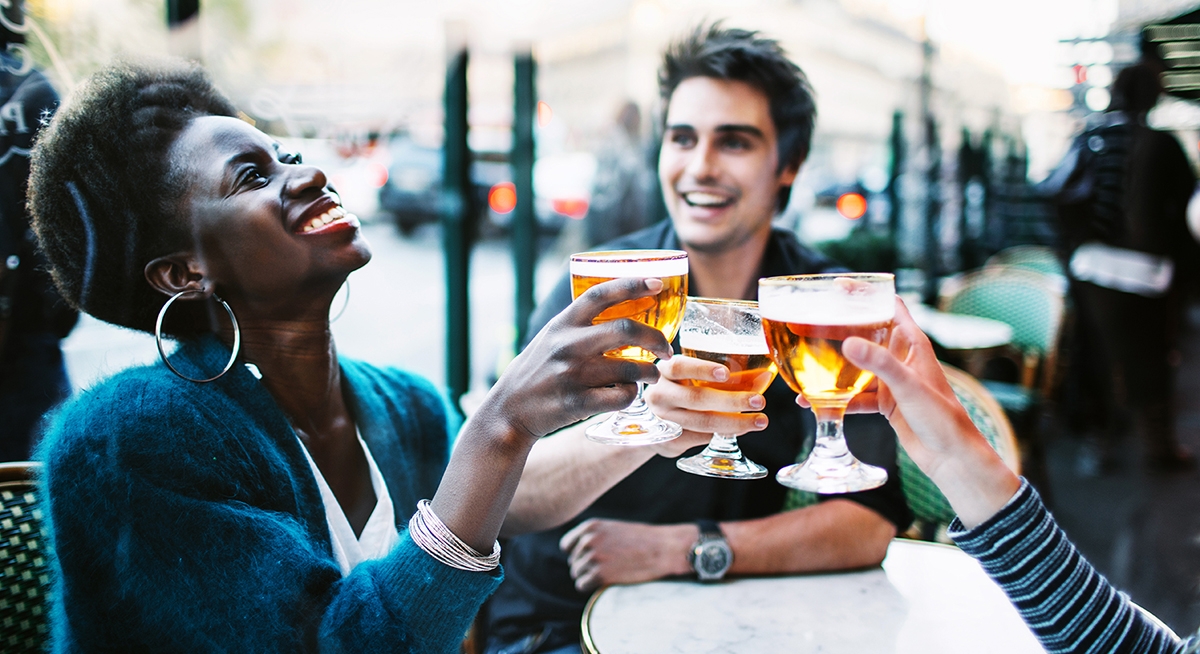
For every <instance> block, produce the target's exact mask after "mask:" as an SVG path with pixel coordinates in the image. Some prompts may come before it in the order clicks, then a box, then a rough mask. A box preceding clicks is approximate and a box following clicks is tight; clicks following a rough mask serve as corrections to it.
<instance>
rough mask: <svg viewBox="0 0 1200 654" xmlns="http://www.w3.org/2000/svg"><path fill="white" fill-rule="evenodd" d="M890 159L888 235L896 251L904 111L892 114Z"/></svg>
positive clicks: (900, 210) (899, 210)
mask: <svg viewBox="0 0 1200 654" xmlns="http://www.w3.org/2000/svg"><path fill="white" fill-rule="evenodd" d="M891 145H892V161H891V169H890V170H889V171H888V187H887V198H888V236H889V237H890V239H891V242H892V247H893V248H895V249H896V252H897V253H899V251H900V245H899V244H900V221H901V220H902V219H903V216H904V207H903V205H902V202H903V197H904V196H903V194H902V193H901V189H900V176H901V175H902V174H904V154H905V153H904V112H902V111H899V110H897V111H896V112H895V113H893V114H892V140H891Z"/></svg>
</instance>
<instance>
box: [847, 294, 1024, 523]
mask: <svg viewBox="0 0 1200 654" xmlns="http://www.w3.org/2000/svg"><path fill="white" fill-rule="evenodd" d="M842 354H843V355H845V357H846V358H847V359H848V360H849V361H850V362H851V363H853V364H855V365H857V366H859V367H861V368H864V369H866V370H870V371H871V372H874V373H875V375H876V377H877V378H878V382H879V383H878V384H876V385H875V387H874V389H873V390H871V389H868V390H867V391H866V392H864V393H861V394H859V396H858V397H856V398H855V399H854V400H853V401H852V402H851V406H850V410H851V411H853V412H860V413H861V412H868V411H878V412H879V413H882V414H883V415H884V416H885V417H887V419H888V421H889V422H890V423H891V424H892V428H893V429H895V430H896V434H897V436H898V437H899V439H900V444H901V445H902V446H904V449H905V451H907V452H908V455H909V456H910V457H912V460H913V462H915V463H916V464H917V466H918V467H920V468H921V470H922V471H924V472H925V474H927V475H929V478H930V479H932V480H933V482H934V483H935V484H937V485H938V488H940V489H941V490H942V492H943V493H944V494H945V495H946V499H948V500H949V501H950V504H951V506H953V507H954V510H955V511H957V512H958V514H959V518H960V519H961V520H962V522H963V523H964V524H965V525H967V526H968V527H971V526H974V525H977V524H979V523H980V522H983V521H984V520H986V519H987V518H988V517H990V516H991V515H992V514H994V513H995V512H996V511H998V510H999V509H1000V508H1001V507H1003V506H1004V505H1005V504H1006V503H1007V502H1008V500H1009V499H1010V498H1011V497H1012V496H1013V494H1014V493H1016V491H1017V488H1018V487H1019V486H1020V481H1019V480H1018V479H1017V477H1016V475H1014V474H1013V473H1012V471H1010V470H1009V469H1008V467H1007V466H1005V465H1004V462H1003V461H1002V460H1001V459H1000V456H999V455H998V454H996V451H995V450H994V449H992V446H991V445H990V444H989V443H988V442H987V440H986V439H985V438H984V437H983V435H982V434H980V433H979V430H978V429H977V428H976V427H975V425H974V423H972V422H971V419H970V417H969V416H968V415H967V412H966V410H965V409H963V407H962V404H960V403H959V401H958V398H957V397H955V395H954V391H953V390H952V389H951V388H950V383H949V382H947V381H946V375H945V374H944V373H943V372H942V368H941V364H940V363H938V360H937V357H936V356H934V353H933V346H932V345H931V344H930V343H929V338H928V337H926V336H925V334H924V333H923V332H922V331H921V329H920V328H919V327H917V325H916V323H915V322H913V319H912V317H911V316H910V315H909V314H908V309H907V308H905V306H904V303H903V302H902V301H901V300H900V299H898V298H897V300H896V318H895V325H894V327H893V328H892V335H891V340H890V342H889V343H888V347H887V348H884V347H882V346H879V345H876V344H874V343H871V342H870V341H867V340H865V339H861V338H848V339H846V341H845V342H844V343H843V344H842Z"/></svg>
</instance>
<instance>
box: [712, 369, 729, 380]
mask: <svg viewBox="0 0 1200 654" xmlns="http://www.w3.org/2000/svg"><path fill="white" fill-rule="evenodd" d="M712 376H713V379H715V380H717V381H719V382H723V381H726V380H728V379H729V371H728V370H726V369H724V368H713V373H712Z"/></svg>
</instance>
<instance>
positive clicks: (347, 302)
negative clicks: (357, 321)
mask: <svg viewBox="0 0 1200 654" xmlns="http://www.w3.org/2000/svg"><path fill="white" fill-rule="evenodd" d="M342 286H345V287H346V299H345V300H343V301H342V308H341V309H339V310H338V312H337V315H336V316H334V317H332V318H330V319H329V322H337V320H338V318H341V317H342V314H343V313H346V307H348V306H350V278H349V277H347V278H346V281H344V282H342Z"/></svg>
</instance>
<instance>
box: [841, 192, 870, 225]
mask: <svg viewBox="0 0 1200 654" xmlns="http://www.w3.org/2000/svg"><path fill="white" fill-rule="evenodd" d="M837 210H838V213H840V214H842V217H843V218H847V219H849V220H858V219H859V218H862V217H863V215H865V214H866V213H867V199H866V198H864V197H863V196H862V195H861V194H859V193H843V194H842V196H841V197H839V198H838V199H837Z"/></svg>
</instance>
